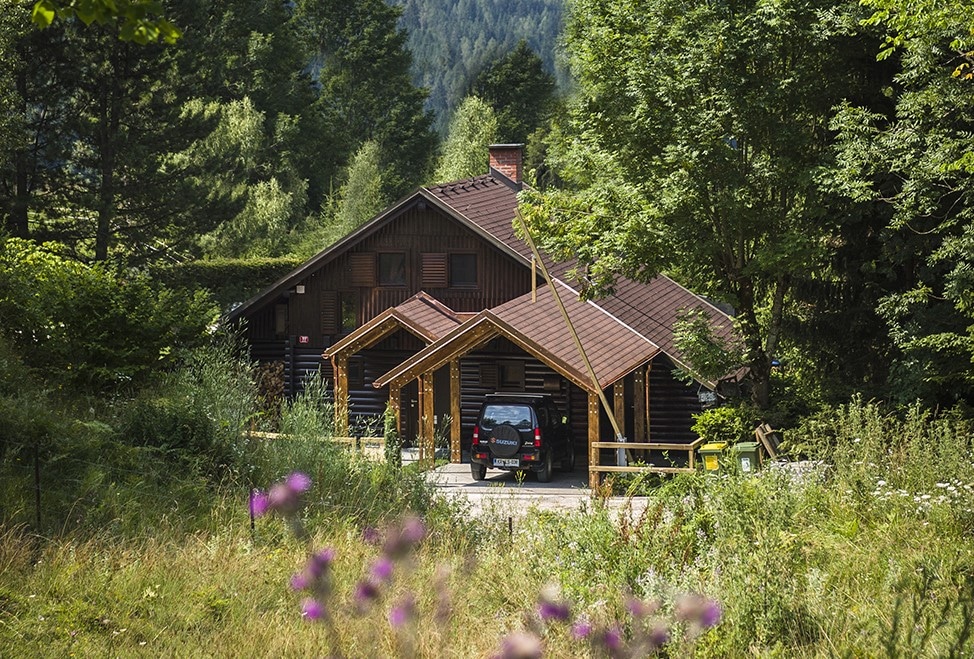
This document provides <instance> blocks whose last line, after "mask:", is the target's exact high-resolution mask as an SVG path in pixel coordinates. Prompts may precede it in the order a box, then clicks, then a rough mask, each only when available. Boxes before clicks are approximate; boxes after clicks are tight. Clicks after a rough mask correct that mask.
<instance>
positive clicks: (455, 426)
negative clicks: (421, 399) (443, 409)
mask: <svg viewBox="0 0 974 659" xmlns="http://www.w3.org/2000/svg"><path fill="white" fill-rule="evenodd" d="M460 439H461V437H460V362H459V361H457V360H456V359H454V360H453V361H451V362H450V462H460V461H461V460H462V459H463V458H462V456H461V451H460Z"/></svg>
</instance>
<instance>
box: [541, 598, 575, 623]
mask: <svg viewBox="0 0 974 659" xmlns="http://www.w3.org/2000/svg"><path fill="white" fill-rule="evenodd" d="M538 617H539V618H541V619H542V620H544V621H545V622H548V621H549V620H561V621H565V620H568V618H570V617H571V609H570V608H569V606H568V604H567V603H565V602H541V603H539V604H538Z"/></svg>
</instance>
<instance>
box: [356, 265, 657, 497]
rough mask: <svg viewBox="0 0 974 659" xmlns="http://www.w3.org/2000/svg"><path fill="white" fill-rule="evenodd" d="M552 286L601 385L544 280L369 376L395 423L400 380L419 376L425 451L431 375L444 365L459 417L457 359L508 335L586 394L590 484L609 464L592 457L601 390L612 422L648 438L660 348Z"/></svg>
mask: <svg viewBox="0 0 974 659" xmlns="http://www.w3.org/2000/svg"><path fill="white" fill-rule="evenodd" d="M553 285H555V286H559V287H560V291H561V295H560V297H561V300H562V302H563V304H564V306H565V311H566V313H567V315H568V317H569V318H570V319H571V323H572V325H573V326H574V328H575V331H576V333H577V336H578V339H579V342H580V343H581V345H582V346H583V348H584V350H585V353H586V355H587V356H588V360H589V362H590V364H591V367H592V371H593V373H594V376H595V379H596V380H597V382H598V387H599V388H600V389H601V392H600V391H599V390H597V389H596V388H595V384H594V383H593V381H592V379H591V378H590V377H589V375H588V373H587V369H586V367H585V364H584V361H583V359H582V356H581V355H580V354H579V351H578V349H577V348H576V345H575V342H574V339H573V338H572V336H571V334H570V330H569V329H568V327H567V326H566V324H565V322H564V321H563V320H562V316H561V313H560V311H559V309H558V307H557V300H556V299H555V296H554V295H553V294H552V292H551V289H550V288H549V287H543V288H541V289H540V290H538V291H536V292H532V293H528V294H525V295H523V296H521V297H519V298H516V299H514V300H511V301H510V302H507V303H505V304H502V305H500V306H498V307H495V308H493V309H488V310H485V311H482V312H480V313H478V314H476V315H475V316H473V317H472V318H470V319H468V320H466V321H465V322H463V323H462V324H460V325H458V326H457V327H455V328H454V329H452V330H451V331H449V332H448V333H446V334H445V335H443V336H442V337H440V338H438V339H436V340H435V341H433V342H432V343H430V344H429V345H428V346H426V347H425V348H423V349H422V350H420V351H418V352H417V353H416V354H414V355H413V356H412V357H410V358H408V359H406V360H405V361H403V362H402V363H401V364H399V365H398V366H397V367H395V368H393V369H392V370H390V371H389V372H387V373H385V374H384V375H382V376H380V377H379V378H377V379H375V380H374V381H373V383H372V385H373V386H374V387H376V388H381V387H385V386H388V387H389V402H390V406H391V407H392V409H393V411H394V413H395V414H396V418H397V423H399V419H400V410H399V404H400V403H399V401H400V395H399V393H400V391H401V390H402V388H403V387H404V386H406V385H407V384H409V383H411V382H413V381H414V380H415V381H418V389H419V400H420V414H419V424H420V428H419V437H420V441H422V442H426V443H427V444H428V447H429V448H428V450H429V454H430V455H431V454H432V450H431V448H432V442H433V436H434V411H433V400H434V395H435V391H434V377H433V374H434V373H435V372H436V371H437V370H438V369H440V368H442V367H443V366H445V365H447V364H449V365H450V372H451V377H450V379H449V383H450V384H449V387H450V392H449V394H450V401H451V403H450V407H451V410H453V411H454V412H455V416H454V418H456V419H459V410H460V398H461V394H462V392H461V382H460V377H459V361H460V360H461V359H462V358H463V357H464V356H465V355H468V354H470V353H471V352H472V351H475V350H477V349H478V348H480V347H482V346H484V345H485V344H486V343H488V342H489V341H491V340H492V339H494V338H496V337H503V338H505V339H507V340H508V341H510V342H511V343H513V344H514V345H516V346H517V347H519V348H520V349H521V350H523V351H524V352H526V353H527V354H528V355H530V356H532V357H534V358H536V359H538V360H539V361H541V362H542V363H543V364H545V365H547V366H548V367H550V368H551V369H552V370H554V371H555V372H556V373H558V374H559V375H561V376H562V377H564V378H566V379H567V380H568V381H569V382H571V383H572V384H574V385H575V386H577V387H579V388H580V389H582V390H583V391H584V392H585V393H586V394H587V398H588V414H587V419H588V424H587V426H588V427H587V433H586V436H587V444H588V456H589V472H590V478H589V481H590V484H593V485H594V484H595V483H597V479H598V472H599V471H606V470H608V469H609V468H606V467H602V466H601V465H600V460H599V449H600V444H603V442H600V420H599V415H600V400H599V395H600V393H603V394H605V395H606V397H607V398H608V399H609V400H612V401H613V416H614V418H615V421H616V423H617V425H618V426H619V427H621V428H626V427H627V422H629V421H631V423H629V424H628V425H629V427H631V428H632V430H633V436H632V437H631V440H632V441H634V442H637V443H645V442H648V440H649V414H648V412H649V407H648V402H649V389H648V378H647V377H646V373H647V366H648V365H649V364H650V362H651V361H652V359H653V358H654V357H655V356H657V355H659V354H660V352H661V350H660V348H659V347H658V346H657V345H656V344H655V343H653V342H652V341H650V340H649V339H647V338H646V337H645V336H643V335H641V334H640V333H638V332H636V331H635V330H634V329H632V328H631V327H629V326H627V325H626V324H625V323H623V322H622V321H620V320H619V319H618V318H616V317H614V316H612V315H610V314H608V313H606V312H605V311H604V310H603V309H601V308H600V307H598V306H597V305H595V304H593V303H591V302H588V301H582V300H579V299H578V294H577V293H576V291H574V290H573V289H572V288H571V287H569V286H568V285H566V284H564V283H563V282H561V281H559V280H557V279H555V280H553ZM630 375H631V376H632V377H631V382H632V384H631V385H630V387H628V388H627V387H626V386H625V383H624V381H625V379H626V377H627V376H630ZM627 391H628V392H629V393H628V396H627ZM627 409H631V410H632V419H631V420H629V419H627ZM459 427H460V424H459V423H454V424H453V427H452V428H451V437H450V439H451V451H450V454H451V460H452V461H454V462H456V461H459V459H460V433H459ZM634 448H638V447H634Z"/></svg>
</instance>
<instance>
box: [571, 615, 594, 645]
mask: <svg viewBox="0 0 974 659" xmlns="http://www.w3.org/2000/svg"><path fill="white" fill-rule="evenodd" d="M591 633H592V623H590V622H589V621H588V620H579V621H578V622H576V623H575V624H574V625H572V638H574V639H575V640H576V641H581V640H582V639H585V638H588V637H589V635H590V634H591Z"/></svg>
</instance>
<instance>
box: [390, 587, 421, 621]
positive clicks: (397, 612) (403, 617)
mask: <svg viewBox="0 0 974 659" xmlns="http://www.w3.org/2000/svg"><path fill="white" fill-rule="evenodd" d="M415 616H416V599H415V598H414V597H413V596H412V595H405V596H403V597H402V599H400V600H399V601H398V602H397V603H396V604H395V606H393V607H392V608H391V609H390V610H389V624H390V625H392V626H393V627H395V628H396V629H400V628H402V627H403V626H404V625H405V624H406V623H407V622H409V621H410V620H412V619H413V618H414V617H415Z"/></svg>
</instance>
